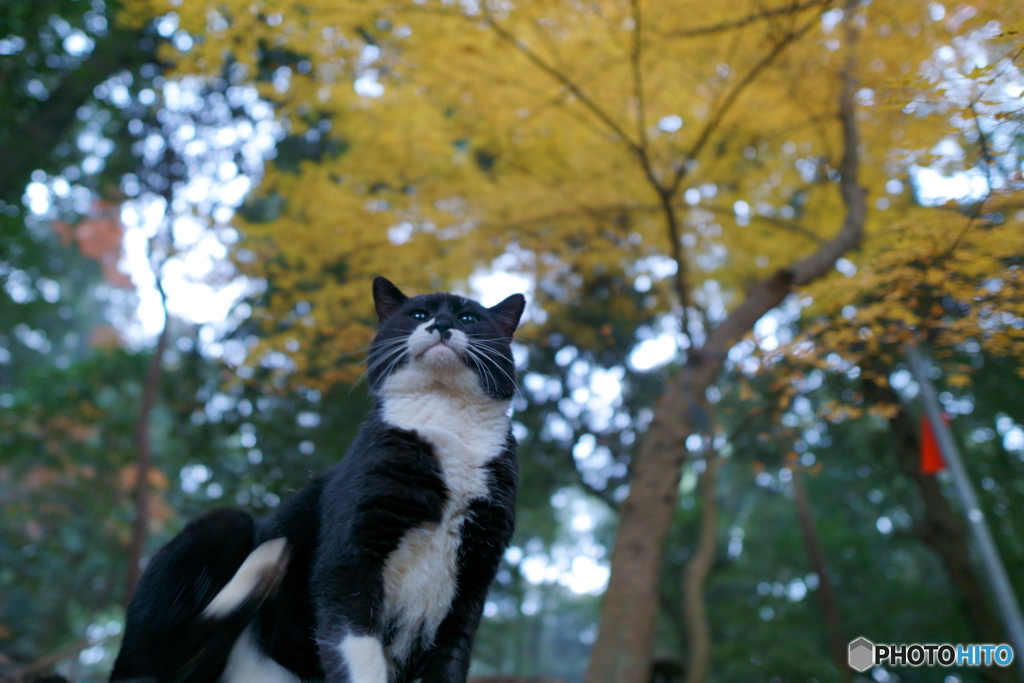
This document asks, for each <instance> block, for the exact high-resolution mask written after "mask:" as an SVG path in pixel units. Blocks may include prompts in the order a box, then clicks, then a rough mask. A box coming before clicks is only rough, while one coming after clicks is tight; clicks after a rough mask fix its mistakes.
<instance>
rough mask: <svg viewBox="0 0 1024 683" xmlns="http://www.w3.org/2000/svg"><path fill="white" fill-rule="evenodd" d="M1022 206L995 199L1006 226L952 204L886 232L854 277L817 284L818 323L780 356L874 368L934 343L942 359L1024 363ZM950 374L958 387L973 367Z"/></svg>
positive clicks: (992, 210)
mask: <svg viewBox="0 0 1024 683" xmlns="http://www.w3.org/2000/svg"><path fill="white" fill-rule="evenodd" d="M1019 201H1020V198H1019V197H1013V196H1001V197H996V198H994V199H990V200H989V202H988V203H987V204H986V211H987V212H988V214H987V215H989V216H998V217H1000V219H1001V221H1002V222H1001V224H998V225H994V224H992V223H991V222H990V221H988V220H982V219H979V218H975V217H972V216H968V215H964V214H963V213H960V212H958V211H956V210H954V209H952V208H950V209H949V210H946V211H938V212H936V211H930V212H927V213H922V214H921V215H920V216H919V217H917V218H914V219H909V220H907V221H904V222H900V223H897V224H895V225H893V226H891V227H890V228H887V229H886V230H885V231H883V232H881V233H879V234H878V235H877V236H876V237H875V239H873V240H871V242H870V243H869V248H868V249H866V250H865V253H864V256H863V258H862V259H861V265H860V268H859V270H858V271H857V273H856V274H855V275H854V276H852V277H843V276H842V275H838V274H837V275H835V276H832V277H830V278H828V279H827V280H824V281H822V282H820V283H818V284H817V285H815V286H813V287H811V288H809V293H811V294H812V295H813V297H814V298H815V301H816V306H817V309H816V310H817V312H818V313H819V316H818V318H817V320H818V322H816V323H814V324H812V325H811V326H810V329H809V330H808V331H807V334H806V337H804V338H801V339H799V340H796V341H795V342H794V344H792V345H791V346H788V347H785V348H782V349H780V350H779V351H778V352H777V354H776V355H781V354H785V355H789V356H790V357H791V358H793V359H798V360H800V362H803V363H805V362H806V359H807V358H808V356H809V354H811V357H818V356H824V355H827V354H830V353H838V354H840V355H841V356H842V357H844V358H845V359H847V360H848V361H851V362H853V363H857V364H860V365H861V367H865V368H870V367H872V366H876V365H878V362H879V360H880V358H881V357H882V356H883V355H885V354H888V355H889V357H890V358H901V357H902V356H903V353H904V346H905V345H906V344H908V343H913V344H920V343H925V344H926V345H927V346H928V348H929V349H930V350H931V351H932V352H933V353H934V354H935V355H936V356H937V357H939V358H947V359H948V358H949V357H950V356H951V355H952V354H953V352H954V351H956V350H973V351H975V352H976V351H978V350H984V351H985V352H986V353H989V354H991V355H994V356H1003V357H1011V358H1021V357H1024V267H1022V266H1024V216H1022V215H1021V212H1020V211H1018V210H1016V209H1015V207H1016V206H1017V205H1018V204H1019ZM807 341H810V342H811V343H810V344H807ZM812 350H813V354H812ZM885 365H887V364H886V363H883V366H885ZM947 369H949V370H951V371H953V372H952V374H951V376H950V377H949V380H948V381H949V384H950V385H951V386H954V387H957V388H963V387H966V386H968V385H969V384H970V376H969V374H967V373H968V370H969V368H958V367H952V366H950V365H949V364H948V363H947ZM882 370H883V372H884V371H886V370H887V368H885V367H883V368H882ZM888 370H891V367H890V368H888ZM873 379H874V380H875V381H879V380H880V379H881V376H879V377H874V378H873Z"/></svg>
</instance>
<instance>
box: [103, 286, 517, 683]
mask: <svg viewBox="0 0 1024 683" xmlns="http://www.w3.org/2000/svg"><path fill="white" fill-rule="evenodd" d="M373 296H374V303H375V305H376V309H377V315H378V318H379V319H380V323H381V326H380V330H379V332H378V334H377V337H376V339H375V340H374V342H373V344H372V346H371V348H370V355H369V359H368V361H369V366H368V376H369V383H370V387H371V389H372V392H373V395H374V397H375V406H374V408H373V410H372V411H371V413H370V414H369V416H368V417H367V418H366V420H365V422H364V423H363V425H362V427H361V429H360V431H359V434H358V435H357V436H356V438H355V441H354V442H353V443H352V445H351V446H350V448H349V450H348V453H347V454H346V456H345V458H344V459H343V460H342V461H341V462H340V463H339V464H338V465H336V466H334V467H333V468H332V469H330V470H328V471H327V472H325V473H323V474H321V475H319V476H317V477H316V478H314V479H313V480H312V481H310V482H309V483H308V484H307V485H306V486H304V487H303V488H302V489H301V490H300V491H298V492H297V493H296V494H295V495H294V496H292V497H291V498H290V499H288V500H287V501H286V502H285V503H283V504H282V506H281V507H280V508H278V510H277V511H275V512H274V514H272V515H270V516H269V517H267V518H264V519H259V520H254V519H253V518H252V517H251V516H250V515H248V514H246V513H244V512H241V511H238V510H231V509H227V508H225V509H220V510H215V511H213V512H210V513H208V514H206V515H204V516H202V517H200V518H198V519H196V520H194V521H193V522H191V523H190V524H189V525H188V526H187V527H186V528H185V529H184V530H183V531H182V532H181V533H180V534H179V535H178V536H176V537H175V538H174V539H172V540H171V541H170V542H169V543H168V544H167V545H166V546H164V547H163V548H161V549H160V551H159V552H158V553H157V554H156V555H154V557H153V559H152V560H151V561H150V563H149V566H148V567H147V568H146V571H145V573H144V574H143V576H142V579H141V581H140V583H139V586H138V588H137V590H136V591H135V593H134V595H133V596H132V600H131V604H130V605H129V607H128V614H127V619H126V629H125V636H124V641H123V643H122V646H121V651H120V653H119V654H118V657H117V661H116V662H115V664H114V671H113V673H112V674H111V681H140V682H141V681H155V682H158V683H178V682H185V681H187V682H189V683H215V682H216V681H221V682H222V683H298V682H299V681H310V680H320V679H324V680H326V681H328V683H340V682H342V681H345V682H348V683H400V682H405V681H414V680H415V679H422V681H423V683H442V682H443V683H462V682H463V681H465V679H466V672H467V668H468V666H469V655H470V649H471V647H472V644H473V636H474V633H475V632H476V629H477V626H478V625H479V622H480V616H481V613H482V611H483V606H484V600H485V598H486V595H487V590H488V587H489V586H490V584H491V581H492V580H493V578H494V575H495V572H496V571H497V568H498V563H499V562H500V560H501V557H502V555H503V553H504V551H505V549H506V547H507V546H508V543H509V541H510V539H511V537H512V531H513V526H514V522H515V510H514V508H515V496H516V485H517V461H516V452H515V449H516V443H515V440H514V438H513V437H512V433H511V429H510V421H509V404H510V401H511V399H512V397H513V394H514V392H515V380H514V376H515V364H514V362H513V359H512V352H511V347H510V342H511V339H512V334H513V332H514V331H515V329H516V327H517V326H518V324H519V318H520V316H521V315H522V312H523V307H524V305H525V300H524V298H523V296H522V295H519V294H516V295H513V296H510V297H509V298H507V299H505V300H504V301H502V302H501V303H500V304H498V305H496V306H494V307H492V308H484V307H483V306H481V305H480V304H479V303H477V302H475V301H471V300H469V299H466V298H463V297H461V296H457V295H454V294H429V295H425V296H417V297H413V298H407V297H406V296H405V295H403V294H402V293H401V291H399V290H398V288H397V287H395V286H394V285H393V284H391V283H390V282H388V281H387V280H386V279H384V278H377V279H376V280H374V283H373Z"/></svg>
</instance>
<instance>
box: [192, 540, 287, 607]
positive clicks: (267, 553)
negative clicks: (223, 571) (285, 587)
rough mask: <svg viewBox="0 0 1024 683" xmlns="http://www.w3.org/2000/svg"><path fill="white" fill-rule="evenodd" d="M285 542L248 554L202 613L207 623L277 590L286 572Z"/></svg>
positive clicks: (271, 544)
mask: <svg viewBox="0 0 1024 683" xmlns="http://www.w3.org/2000/svg"><path fill="white" fill-rule="evenodd" d="M289 556H290V551H289V548H288V540H287V539H286V538H284V537H281V538H275V539H272V540H270V541H266V542H265V543H263V544H261V545H260V546H259V547H258V548H256V550H253V551H252V552H251V553H249V556H248V557H246V558H245V561H244V562H243V563H242V566H241V567H239V568H238V571H236V572H235V575H234V576H232V577H231V580H230V581H228V584H227V585H226V586H224V588H222V589H221V591H220V592H219V593H217V595H216V596H214V598H213V600H211V601H210V604H208V605H207V606H206V609H204V610H203V617H205V618H207V619H218V618H223V617H226V616H228V615H229V614H231V613H232V612H234V611H235V610H237V609H238V608H239V607H240V606H241V605H242V604H243V603H245V602H246V601H248V600H250V599H253V600H263V599H264V598H266V597H268V596H270V595H272V594H273V593H274V591H276V590H277V587H278V585H279V584H280V583H281V579H283V578H284V574H285V571H286V570H287V568H288V558H289Z"/></svg>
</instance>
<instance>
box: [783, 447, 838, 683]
mask: <svg viewBox="0 0 1024 683" xmlns="http://www.w3.org/2000/svg"><path fill="white" fill-rule="evenodd" d="M793 498H794V500H795V502H796V516H797V520H798V521H799V524H800V535H801V536H802V537H803V541H804V547H805V548H806V549H807V559H808V560H810V563H811V568H812V569H813V570H814V573H815V574H817V575H818V601H819V602H820V603H821V613H822V616H823V617H824V620H825V647H826V649H827V650H828V655H829V657H831V658H832V662H833V663H834V664H835V665H836V670H837V672H838V674H839V680H841V681H849V680H850V679H851V675H850V667H849V665H848V662H847V654H846V644H847V642H848V641H847V639H846V635H845V630H844V629H843V615H842V612H840V611H839V601H838V600H837V599H836V594H835V591H834V590H833V588H832V577H831V574H830V572H829V570H828V566H827V565H826V563H825V553H824V552H822V550H821V543H819V542H818V530H817V528H815V524H814V511H813V510H812V509H811V503H810V501H809V500H808V499H807V489H805V488H804V479H803V472H802V471H801V470H800V468H799V467H793Z"/></svg>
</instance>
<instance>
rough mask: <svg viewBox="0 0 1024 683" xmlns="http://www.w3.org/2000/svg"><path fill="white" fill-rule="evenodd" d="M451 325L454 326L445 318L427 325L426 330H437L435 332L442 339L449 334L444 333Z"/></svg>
mask: <svg viewBox="0 0 1024 683" xmlns="http://www.w3.org/2000/svg"><path fill="white" fill-rule="evenodd" d="M452 327H454V325H452V323H450V322H448V321H447V320H438V321H437V322H435V323H434V324H433V325H431V326H430V327H428V328H427V331H428V332H433V331H434V330H437V333H438V334H440V335H441V338H442V339H447V338H448V336H449V335H446V334H445V333H446V332H448V330H450V329H452Z"/></svg>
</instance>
